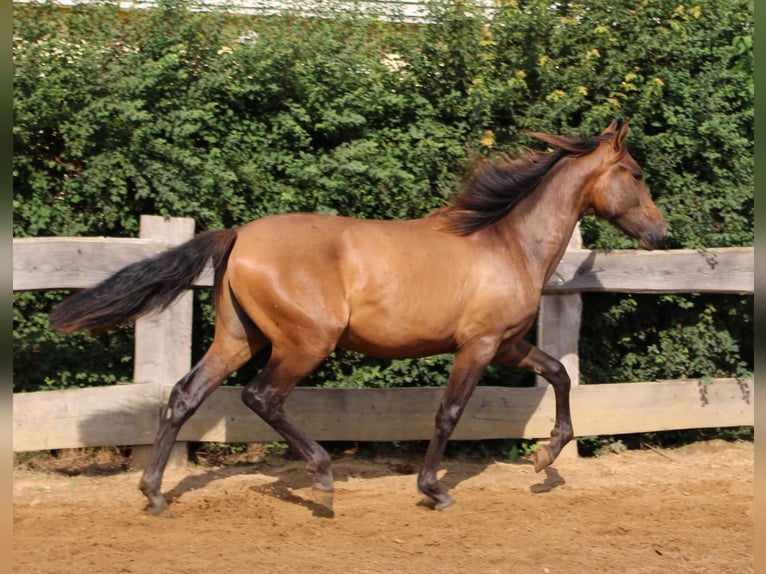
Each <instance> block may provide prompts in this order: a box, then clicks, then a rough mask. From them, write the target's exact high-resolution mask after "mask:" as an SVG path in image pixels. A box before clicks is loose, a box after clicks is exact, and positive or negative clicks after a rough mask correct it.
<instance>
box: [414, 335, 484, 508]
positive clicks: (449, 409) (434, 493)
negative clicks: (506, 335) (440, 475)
mask: <svg viewBox="0 0 766 574" xmlns="http://www.w3.org/2000/svg"><path fill="white" fill-rule="evenodd" d="M496 348H497V346H496V344H494V345H493V344H492V342H483V341H478V342H477V343H476V344H474V345H472V346H470V347H462V348H461V349H460V350H459V351H458V352H457V353H456V354H455V363H454V365H453V367H452V371H451V372H450V376H449V381H448V382H447V389H446V390H445V392H444V398H443V399H442V402H441V404H440V405H439V410H438V412H437V413H436V424H435V429H434V435H433V438H431V442H430V443H429V444H428V450H427V451H426V456H425V460H424V461H423V467H422V468H421V470H420V473H419V474H418V489H419V490H420V492H422V493H423V494H425V495H426V496H428V498H430V499H431V501H432V502H433V504H434V508H435V509H436V510H442V509H444V508H447V507H448V506H451V505H452V504H453V503H454V502H455V499H454V498H452V496H450V495H449V493H447V491H446V490H445V489H444V488H443V487H442V486H441V484H439V481H438V480H437V478H436V473H437V471H438V469H439V464H440V463H441V460H442V457H443V456H444V448H445V447H446V446H447V441H448V440H449V437H450V436H451V435H452V432H453V431H454V430H455V427H456V426H457V423H458V421H459V420H460V417H461V415H462V414H463V411H464V410H465V407H466V405H467V404H468V399H470V398H471V394H472V393H473V391H474V389H475V388H476V384H477V383H478V382H479V378H480V377H481V374H482V372H483V371H484V369H485V368H486V366H487V365H488V364H489V359H490V358H491V356H492V353H493V352H494V349H496Z"/></svg>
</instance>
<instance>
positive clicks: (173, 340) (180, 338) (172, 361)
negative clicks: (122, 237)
mask: <svg viewBox="0 0 766 574" xmlns="http://www.w3.org/2000/svg"><path fill="white" fill-rule="evenodd" d="M140 229H141V231H140V235H141V238H143V239H154V240H159V241H162V242H163V243H165V244H166V245H168V246H173V245H178V244H181V243H183V242H184V241H187V240H189V239H191V238H192V237H194V220H193V219H191V218H188V217H187V218H180V217H170V218H163V217H157V216H156V215H142V216H141V227H140ZM193 307H194V299H193V295H192V292H191V291H186V292H185V293H184V294H183V295H181V296H180V297H178V298H177V299H176V300H175V301H173V303H172V304H171V305H170V306H168V307H167V308H166V309H165V310H164V311H162V313H153V314H151V315H146V316H144V317H140V318H139V319H138V320H137V321H136V328H135V350H134V357H135V359H134V361H133V365H134V367H133V380H135V381H140V382H148V383H152V384H153V385H154V386H155V388H156V396H157V397H160V396H161V395H162V389H163V388H164V386H165V385H169V384H172V383H175V382H176V381H177V380H178V379H180V378H181V377H183V376H184V375H185V374H186V373H187V372H188V371H189V369H191V358H192V357H191V344H192V314H193ZM163 402H165V401H163ZM148 450H149V447H144V446H140V445H134V448H133V450H132V453H131V454H132V457H131V458H132V463H133V467H134V468H138V467H139V466H140V465H141V463H146V462H147V461H148V460H149V456H150V452H148ZM186 460H187V456H186V447H185V445H181V444H179V443H176V447H175V448H174V450H173V456H171V458H170V459H169V461H168V465H169V466H170V467H179V466H183V465H185V464H186Z"/></svg>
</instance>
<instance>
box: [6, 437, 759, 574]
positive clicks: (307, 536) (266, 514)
mask: <svg viewBox="0 0 766 574" xmlns="http://www.w3.org/2000/svg"><path fill="white" fill-rule="evenodd" d="M753 450H754V449H753V443H750V442H736V443H726V442H723V441H718V440H716V441H710V442H700V443H695V444H693V445H690V446H685V447H682V448H679V449H669V450H653V449H651V450H641V451H627V452H622V453H619V454H608V455H603V456H600V457H597V458H576V457H572V456H569V457H566V459H565V460H560V461H557V462H556V463H554V465H553V467H551V468H550V469H548V470H547V471H545V472H542V473H540V474H535V473H534V471H533V469H532V467H531V464H530V463H529V461H524V460H522V461H521V462H517V463H509V462H497V461H491V460H487V461H476V460H468V459H461V458H457V459H450V460H447V461H446V462H445V463H444V465H443V471H442V474H441V475H440V476H442V477H443V482H444V484H445V485H447V486H448V487H449V488H450V489H451V492H452V494H453V495H454V496H455V497H456V499H457V504H455V505H454V506H452V507H451V508H449V509H447V510H445V511H442V512H439V511H434V510H430V509H428V508H425V507H424V506H421V505H419V504H418V503H419V502H420V501H421V498H422V497H421V496H420V495H419V494H418V493H417V492H416V489H415V475H414V474H413V473H414V472H416V470H417V468H418V466H419V464H420V460H418V459H411V460H410V459H406V458H405V459H400V458H391V457H385V458H384V457H377V458H371V459H370V458H368V459H360V458H359V457H354V456H341V457H339V458H337V460H336V461H335V462H334V471H335V477H336V492H335V496H334V501H333V507H332V510H331V511H330V510H328V509H327V508H326V507H325V506H322V505H320V504H318V503H317V499H315V495H314V493H313V491H312V490H311V488H310V487H309V484H310V478H309V477H308V475H307V474H306V472H305V471H304V468H303V464H302V463H300V462H297V461H292V460H285V459H281V458H267V459H265V460H264V461H262V462H259V463H256V464H249V465H239V466H225V467H218V468H206V467H202V466H194V465H190V466H189V467H188V468H186V469H183V470H175V471H171V472H168V473H166V476H165V480H164V483H163V491H164V492H165V493H166V494H167V495H168V496H169V497H172V498H173V503H172V505H171V508H170V512H168V513H167V514H166V515H164V516H162V517H152V516H149V515H147V514H146V513H144V512H143V511H142V509H143V507H144V499H143V497H142V495H141V494H140V493H139V492H138V490H137V484H138V479H139V474H138V473H136V472H129V471H128V472H117V473H114V474H111V475H108V476H92V475H91V476H88V475H80V476H66V475H64V474H61V473H53V472H40V471H30V470H28V469H24V468H22V467H17V468H16V469H15V470H14V486H13V508H14V538H13V556H12V560H13V571H14V572H15V573H17V574H22V573H27V572H28V573H34V574H43V573H47V572H50V573H56V574H68V573H73V574H74V573H77V574H82V573H91V572H105V573H110V574H114V573H121V572H132V573H152V574H163V573H171V572H172V573H174V574H178V573H181V574H195V573H204V574H214V573H218V572H221V573H227V574H229V573H231V574H238V573H253V572H259V573H260V572H262V573H269V574H271V573H286V574H302V573H304V572H306V573H308V572H312V573H314V572H324V573H334V572H339V573H340V572H343V573H360V574H361V573H384V572H385V573H387V574H391V573H420V572H424V573H425V572H429V573H432V572H433V573H453V572H454V573H457V572H459V573H461V574H464V573H467V572H477V573H482V574H484V573H493V572H498V573H500V572H502V573H515V572H519V573H533V574H534V573H544V574H552V573H565V574H593V573H612V572H613V573H619V574H626V573H642V574H643V573H647V574H648V573H658V574H659V573H662V574H667V573H686V572H688V573H694V574H702V573H707V572H709V573H711V574H726V573H732V574H734V573H736V574H743V573H747V572H753V456H754V455H753Z"/></svg>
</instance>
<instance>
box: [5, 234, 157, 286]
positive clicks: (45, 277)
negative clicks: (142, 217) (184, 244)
mask: <svg viewBox="0 0 766 574" xmlns="http://www.w3.org/2000/svg"><path fill="white" fill-rule="evenodd" d="M165 249H167V244H166V243H165V242H163V241H156V240H147V239H128V238H125V239H122V238H114V237H35V238H24V239H14V240H13V290H14V291H24V290H34V289H84V288H85V287H91V286H92V285H95V284H96V283H98V282H99V281H101V280H102V279H106V278H107V277H108V276H109V275H111V274H112V273H114V272H115V271H117V270H119V269H121V268H122V267H124V266H126V265H129V264H130V263H133V262H134V261H138V260H139V259H144V258H146V257H151V256H153V255H156V254H157V253H160V252H161V251H164V250H165Z"/></svg>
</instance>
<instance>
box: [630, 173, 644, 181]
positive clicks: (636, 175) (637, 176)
mask: <svg viewBox="0 0 766 574" xmlns="http://www.w3.org/2000/svg"><path fill="white" fill-rule="evenodd" d="M633 179H635V180H636V181H641V180H642V179H644V174H643V173H641V172H640V171H637V172H636V173H634V174H633Z"/></svg>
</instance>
